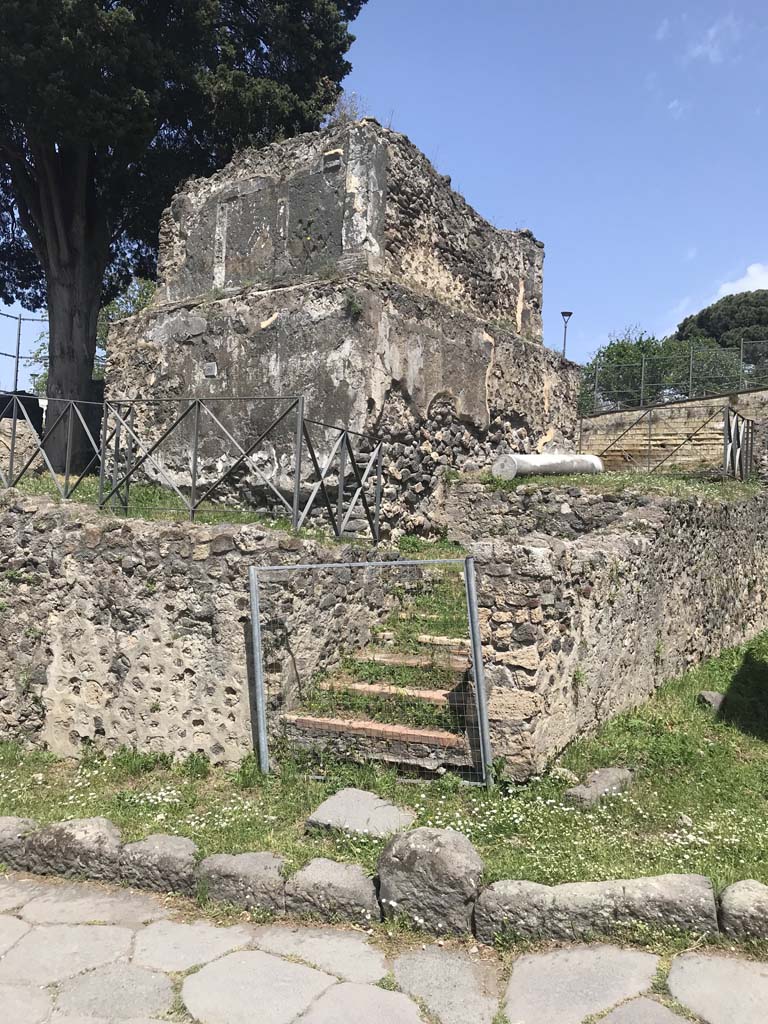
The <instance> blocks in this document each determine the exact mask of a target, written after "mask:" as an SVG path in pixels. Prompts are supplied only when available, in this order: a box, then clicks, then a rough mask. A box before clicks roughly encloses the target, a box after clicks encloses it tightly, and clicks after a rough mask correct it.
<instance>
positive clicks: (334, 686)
mask: <svg viewBox="0 0 768 1024" xmlns="http://www.w3.org/2000/svg"><path fill="white" fill-rule="evenodd" d="M319 688H320V689H321V690H326V691H336V692H339V691H341V692H347V693H361V694H364V695H365V696H366V697H409V698H413V699H414V700H423V701H424V703H425V704H435V705H437V706H440V707H445V706H447V705H448V703H449V700H448V698H449V695H450V693H451V691H450V690H426V689H423V690H422V689H421V688H420V687H418V686H393V685H392V684H391V683H383V682H382V683H357V682H355V681H354V680H352V679H344V678H341V679H324V680H323V681H322V682H321V683H320V684H319Z"/></svg>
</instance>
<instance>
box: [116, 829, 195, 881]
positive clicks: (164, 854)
mask: <svg viewBox="0 0 768 1024" xmlns="http://www.w3.org/2000/svg"><path fill="white" fill-rule="evenodd" d="M198 852H199V851H198V848H197V845H196V844H195V843H193V842H192V840H191V839H185V838H184V837H183V836H167V835H151V836H147V838H146V839H142V840H141V842H138V843H128V844H127V845H126V846H124V847H123V849H122V851H121V853H120V878H121V880H122V881H123V882H127V883H128V884H129V885H135V886H136V888H137V889H152V890H154V891H155V892H181V893H186V894H187V895H189V894H191V893H192V892H193V891H194V888H195V874H196V871H197V856H198Z"/></svg>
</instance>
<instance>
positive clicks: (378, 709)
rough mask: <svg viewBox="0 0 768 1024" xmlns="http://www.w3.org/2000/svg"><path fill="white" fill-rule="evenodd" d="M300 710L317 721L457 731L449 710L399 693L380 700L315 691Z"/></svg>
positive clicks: (454, 719)
mask: <svg viewBox="0 0 768 1024" xmlns="http://www.w3.org/2000/svg"><path fill="white" fill-rule="evenodd" d="M302 709H303V710H305V711H307V712H309V713H310V714H312V715H318V716H319V717H321V718H365V719H368V720H369V721H372V722H385V723H388V724H391V725H402V726H406V727H411V728H414V729H444V730H446V731H448V732H456V731H458V729H459V728H460V726H459V723H458V721H457V717H456V715H454V713H453V712H452V711H451V709H450V708H448V707H438V706H436V705H434V704H426V703H425V702H424V701H420V700H418V699H417V698H414V697H407V696H405V695H403V696H400V695H399V694H398V695H392V696H386V697H384V696H377V695H374V694H370V695H368V694H365V693H358V692H357V691H352V690H342V689H338V690H336V689H334V690H321V689H319V688H318V689H315V690H313V692H312V693H311V694H309V695H308V696H307V697H306V698H305V699H304V701H303V702H302Z"/></svg>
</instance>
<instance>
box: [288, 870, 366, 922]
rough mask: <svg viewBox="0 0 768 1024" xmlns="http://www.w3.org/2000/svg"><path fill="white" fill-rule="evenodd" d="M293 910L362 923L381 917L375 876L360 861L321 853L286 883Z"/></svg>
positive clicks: (323, 918) (289, 903) (325, 917)
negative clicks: (346, 861)
mask: <svg viewBox="0 0 768 1024" xmlns="http://www.w3.org/2000/svg"><path fill="white" fill-rule="evenodd" d="M285 909H286V912H287V913H289V914H299V915H301V914H311V915H313V916H315V917H320V918H321V919H322V920H324V921H333V920H335V919H336V918H342V919H344V920H345V921H356V922H357V923H358V924H372V923H373V922H374V921H380V920H381V908H380V906H379V901H378V899H377V896H376V886H375V885H374V883H373V879H372V878H369V877H368V875H366V873H365V872H364V871H363V869H362V868H361V867H359V865H357V864H339V863H337V862H336V861H334V860H326V859H325V858H324V857H318V858H316V859H315V860H311V861H310V862H309V864H307V865H306V867H303V868H302V869H301V871H298V872H297V873H296V874H295V875H294V876H293V878H290V879H289V880H288V882H287V883H286V886H285Z"/></svg>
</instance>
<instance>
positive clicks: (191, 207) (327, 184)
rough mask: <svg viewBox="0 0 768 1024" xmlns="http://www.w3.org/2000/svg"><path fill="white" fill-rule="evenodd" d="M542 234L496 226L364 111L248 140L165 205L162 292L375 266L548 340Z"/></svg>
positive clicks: (173, 295) (202, 290) (189, 292)
mask: <svg viewBox="0 0 768 1024" xmlns="http://www.w3.org/2000/svg"><path fill="white" fill-rule="evenodd" d="M543 261H544V252H543V246H542V244H541V243H540V242H538V241H537V240H536V239H535V238H534V237H533V235H532V234H531V233H530V232H529V231H502V230H499V229H497V228H494V227H493V226H492V225H491V224H489V223H488V222H487V221H485V220H484V219H483V218H482V217H481V216H480V215H479V214H478V213H476V211H475V210H473V209H472V208H471V207H470V206H469V205H468V204H467V203H466V202H465V201H464V199H463V198H462V197H461V196H460V195H458V194H457V193H456V192H453V191H452V190H451V188H450V179H449V178H446V177H444V176H442V175H440V174H438V173H437V171H435V169H434V167H432V165H431V164H430V163H429V161H428V160H427V158H426V157H425V156H424V155H423V153H421V152H419V150H418V149H417V148H416V147H415V146H414V145H413V144H412V143H411V142H410V141H409V140H408V139H407V138H406V137H405V136H404V135H400V134H399V133H397V132H393V131H390V130H388V129H386V128H382V127H381V125H379V124H378V123H377V122H376V121H374V120H373V119H371V118H366V119H365V120H364V121H361V122H359V123H354V124H346V125H341V126H337V127H334V128H330V129H326V130H325V131H322V132H312V133H309V134H306V135H300V136H298V137H297V138H294V139H290V140H288V141H286V142H281V143H276V144H274V145H271V146H267V147H265V148H263V149H260V150H255V149H251V150H246V151H244V152H242V153H240V154H238V155H237V156H236V157H235V159H234V160H233V161H232V163H231V164H229V165H228V166H227V167H225V168H224V169H223V170H221V171H219V172H218V173H217V174H215V175H213V176H212V177H211V178H205V179H198V180H195V181H191V182H188V183H187V184H185V185H184V186H183V187H182V188H181V190H180V191H179V193H178V194H177V195H176V196H175V198H174V200H173V202H172V204H171V206H170V207H169V209H168V211H167V212H166V214H165V215H164V217H163V220H162V224H161V231H160V267H159V270H160V281H161V284H160V288H159V290H158V301H163V302H168V301H171V302H175V301H180V300H188V299H192V298H199V297H200V296H202V295H205V294H207V293H209V292H210V291H211V290H212V289H215V288H220V289H224V290H227V289H232V288H238V287H242V286H243V285H253V284H256V285H258V286H260V287H262V288H264V287H267V288H272V287H275V286H277V285H290V284H296V283H300V282H302V281H305V280H306V279H307V278H308V277H313V276H314V277H318V276H320V277H323V278H327V277H328V275H329V274H330V273H332V272H337V273H346V272H348V271H353V272H355V271H360V270H362V269H369V270H372V271H375V272H377V273H379V274H383V275H385V276H387V277H393V278H395V279H397V280H399V281H400V282H401V283H403V284H405V285H406V286H409V287H415V288H417V289H418V290H419V291H420V292H422V293H426V294H429V295H431V296H433V297H434V298H437V299H439V300H440V301H442V302H445V303H448V304H451V305H453V306H456V307H458V308H460V309H462V310H464V311H472V312H475V313H477V314H479V315H480V316H482V317H485V318H488V319H491V320H504V321H508V323H509V326H510V328H511V329H512V330H514V331H515V332H516V333H517V334H520V335H522V336H523V337H526V338H528V339H529V340H532V341H541V334H542V327H541V304H542V298H541V295H542V275H543Z"/></svg>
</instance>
